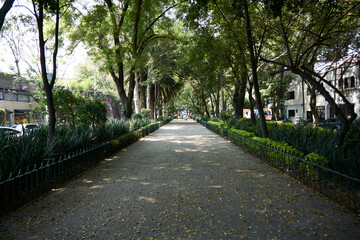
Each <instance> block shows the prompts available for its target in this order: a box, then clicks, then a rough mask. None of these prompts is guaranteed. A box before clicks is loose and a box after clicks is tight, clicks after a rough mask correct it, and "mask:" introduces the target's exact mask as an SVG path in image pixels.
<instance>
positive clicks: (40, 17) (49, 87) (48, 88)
mask: <svg viewBox="0 0 360 240" xmlns="http://www.w3.org/2000/svg"><path fill="white" fill-rule="evenodd" d="M56 4H57V5H56V10H55V14H56V15H55V17H56V21H55V45H54V52H53V55H52V57H53V59H52V61H53V73H52V78H51V80H50V82H49V79H48V76H47V69H46V55H45V40H44V2H42V1H39V3H38V5H37V6H38V8H36V3H35V2H33V8H34V13H35V17H36V21H37V25H38V31H39V49H40V66H41V77H42V80H43V84H44V91H45V95H46V103H47V107H48V114H49V125H48V136H47V144H50V142H51V141H52V139H53V138H54V135H55V124H56V114H55V106H54V99H53V92H52V91H53V87H54V84H55V80H56V68H57V61H56V60H57V52H58V47H59V21H60V9H59V7H60V6H59V0H57V1H56Z"/></svg>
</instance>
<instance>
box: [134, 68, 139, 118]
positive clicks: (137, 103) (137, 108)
mask: <svg viewBox="0 0 360 240" xmlns="http://www.w3.org/2000/svg"><path fill="white" fill-rule="evenodd" d="M134 105H135V113H137V114H140V113H141V101H140V74H139V72H135V86H134Z"/></svg>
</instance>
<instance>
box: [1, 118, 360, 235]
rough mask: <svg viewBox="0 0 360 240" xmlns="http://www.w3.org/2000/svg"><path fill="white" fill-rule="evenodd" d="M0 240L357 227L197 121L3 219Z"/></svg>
mask: <svg viewBox="0 0 360 240" xmlns="http://www.w3.org/2000/svg"><path fill="white" fill-rule="evenodd" d="M0 236H1V237H0V238H1V239H21V240H23V239H125V238H126V239H354V240H355V239H360V222H359V221H358V220H356V219H354V218H353V217H351V216H350V215H349V214H347V213H344V212H342V211H340V210H338V209H337V208H336V207H334V206H333V205H331V204H329V203H328V202H327V201H325V200H324V199H322V198H320V197H319V196H317V195H316V194H313V193H312V192H311V191H309V190H307V189H304V188H303V187H301V186H300V185H299V184H296V183H294V182H292V181H291V180H289V179H288V178H286V177H284V176H282V175H281V174H279V173H277V172H276V171H274V170H272V169H269V168H268V167H267V166H265V165H264V164H263V163H261V162H260V161H259V160H257V159H254V158H253V157H251V156H249V155H247V154H245V153H244V152H242V151H241V150H240V149H239V148H237V147H236V146H234V145H233V144H232V143H230V142H228V141H226V140H225V139H223V138H221V137H219V136H217V135H216V134H214V133H212V132H210V131H209V130H207V129H206V128H204V127H202V126H201V125H199V124H197V123H196V122H194V121H192V120H188V121H185V120H173V121H172V122H171V123H169V124H167V125H165V126H163V127H161V128H160V129H159V130H157V131H156V132H154V133H152V134H151V135H149V136H147V137H146V138H143V139H141V140H140V141H138V142H136V143H134V144H133V145H131V146H130V147H128V148H127V149H124V150H122V151H120V152H119V153H118V154H116V155H114V156H113V157H111V158H108V159H106V160H105V161H103V162H102V163H101V164H100V165H99V166H98V167H97V168H95V169H92V170H91V171H89V172H87V173H85V174H83V175H82V176H81V177H79V178H78V179H76V180H74V181H71V182H69V183H68V184H66V185H64V186H63V187H62V188H59V189H54V190H53V192H52V193H50V194H48V195H47V196H45V197H44V198H42V199H40V200H38V201H36V202H33V203H32V204H30V205H29V206H27V207H24V208H22V209H20V210H19V211H17V212H16V213H15V214H13V215H11V216H10V217H8V218H7V219H5V220H3V221H2V222H1V224H0Z"/></svg>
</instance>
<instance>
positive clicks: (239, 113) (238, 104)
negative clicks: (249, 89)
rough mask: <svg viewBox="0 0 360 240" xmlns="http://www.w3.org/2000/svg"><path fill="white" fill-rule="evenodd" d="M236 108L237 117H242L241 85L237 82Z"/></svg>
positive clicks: (235, 93)
mask: <svg viewBox="0 0 360 240" xmlns="http://www.w3.org/2000/svg"><path fill="white" fill-rule="evenodd" d="M233 104H234V110H235V118H236V119H239V118H240V117H241V115H242V114H241V109H240V86H239V84H238V83H235V90H234V101H233Z"/></svg>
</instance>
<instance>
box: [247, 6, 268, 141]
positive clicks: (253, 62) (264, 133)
mask: <svg viewBox="0 0 360 240" xmlns="http://www.w3.org/2000/svg"><path fill="white" fill-rule="evenodd" d="M244 6H245V8H244V9H245V22H246V24H245V25H246V35H247V39H248V47H249V52H250V60H251V68H252V75H253V84H254V91H255V97H256V102H257V109H258V113H259V117H260V126H261V133H262V137H263V138H268V137H269V133H268V130H267V125H266V119H265V114H264V110H263V105H262V102H261V95H260V91H259V83H258V75H257V59H256V57H255V51H254V47H253V37H252V31H251V25H250V16H249V10H248V4H247V0H245V1H244Z"/></svg>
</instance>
